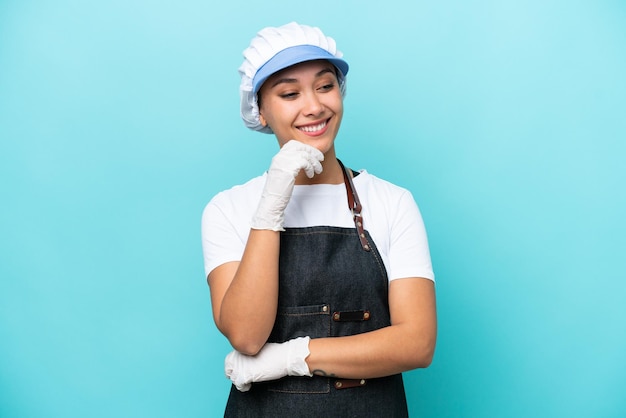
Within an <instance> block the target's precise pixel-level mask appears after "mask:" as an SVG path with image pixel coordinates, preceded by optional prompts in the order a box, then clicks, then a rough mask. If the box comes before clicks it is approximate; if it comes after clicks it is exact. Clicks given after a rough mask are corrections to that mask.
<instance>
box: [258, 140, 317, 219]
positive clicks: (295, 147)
mask: <svg viewBox="0 0 626 418" xmlns="http://www.w3.org/2000/svg"><path fill="white" fill-rule="evenodd" d="M321 161H324V154H322V152H321V151H320V150H318V149H317V148H314V147H312V146H310V145H306V144H303V143H302V142H298V141H295V140H291V141H289V142H287V143H286V144H285V145H283V147H282V148H281V149H280V151H279V152H278V154H276V155H275V156H274V158H272V164H271V165H270V168H269V170H268V172H267V178H266V180H265V187H264V188H263V193H262V194H261V201H260V202H259V207H258V208H257V211H256V214H255V215H254V216H253V217H252V222H251V225H250V226H251V227H252V228H253V229H269V230H272V231H284V228H283V223H284V220H285V208H286V207H287V203H289V199H291V194H292V193H293V186H294V184H295V181H296V176H297V175H298V173H299V172H300V170H304V171H305V173H306V175H307V176H308V177H309V178H312V177H313V176H314V175H315V174H320V173H321V172H322V164H321V163H320V162H321Z"/></svg>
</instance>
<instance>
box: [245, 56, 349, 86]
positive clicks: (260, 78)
mask: <svg viewBox="0 0 626 418" xmlns="http://www.w3.org/2000/svg"><path fill="white" fill-rule="evenodd" d="M313 60H327V61H330V62H331V63H332V64H333V65H334V66H335V67H337V68H338V69H339V71H341V74H342V75H343V76H344V77H345V76H346V74H348V69H349V66H348V63H347V62H345V61H344V60H342V59H341V58H337V57H336V56H334V55H333V54H331V53H330V52H328V51H326V50H325V49H323V48H320V47H318V46H315V45H297V46H292V47H290V48H285V49H283V50H282V51H280V52H279V53H277V54H276V55H274V56H273V57H272V58H270V60H269V61H267V62H266V63H265V64H263V65H262V66H261V68H259V69H258V70H257V72H256V74H255V75H254V78H253V79H252V89H253V90H252V91H253V92H254V93H255V94H256V93H257V92H258V91H259V89H260V88H261V86H262V85H263V83H264V82H265V80H267V79H268V77H270V76H271V75H272V74H274V73H276V72H278V71H280V70H284V69H285V68H287V67H291V66H292V65H296V64H299V63H301V62H305V61H313Z"/></svg>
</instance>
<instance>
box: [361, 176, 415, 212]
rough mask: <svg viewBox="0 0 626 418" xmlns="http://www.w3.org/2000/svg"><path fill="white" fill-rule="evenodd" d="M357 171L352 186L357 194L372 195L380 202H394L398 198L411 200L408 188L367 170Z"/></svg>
mask: <svg viewBox="0 0 626 418" xmlns="http://www.w3.org/2000/svg"><path fill="white" fill-rule="evenodd" d="M359 173H360V174H359V175H358V176H356V177H355V178H354V186H355V188H356V189H357V193H359V196H360V195H361V194H364V195H367V196H374V197H375V198H376V200H378V201H380V202H381V203H383V202H387V203H390V204H395V203H397V202H398V200H410V201H413V195H412V194H411V192H410V191H409V190H408V189H406V188H404V187H401V186H398V185H396V184H394V183H391V182H389V181H387V180H384V179H381V178H380V177H377V176H375V175H373V174H370V173H369V172H368V171H367V170H360V171H359ZM364 197H365V196H364Z"/></svg>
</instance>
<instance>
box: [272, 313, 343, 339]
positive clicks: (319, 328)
mask: <svg viewBox="0 0 626 418" xmlns="http://www.w3.org/2000/svg"><path fill="white" fill-rule="evenodd" d="M330 314H331V312H330V307H329V306H328V305H327V304H322V305H309V306H287V307H285V306H279V307H278V314H277V315H276V322H275V323H274V329H273V330H272V333H271V334H270V337H269V339H268V342H270V343H284V342H285V341H287V340H291V339H292V338H297V337H307V336H308V337H311V338H323V337H330Z"/></svg>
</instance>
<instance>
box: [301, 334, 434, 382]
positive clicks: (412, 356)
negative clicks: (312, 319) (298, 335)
mask: <svg viewBox="0 0 626 418" xmlns="http://www.w3.org/2000/svg"><path fill="white" fill-rule="evenodd" d="M309 348H310V351H311V354H310V355H309V357H307V359H306V362H307V364H308V365H309V370H311V372H312V373H313V374H316V375H327V376H335V377H341V378H346V379H361V378H364V379H371V378H375V377H383V376H389V375H392V374H396V373H401V372H404V371H407V370H412V369H416V368H423V367H428V366H429V365H430V363H431V361H432V357H433V353H434V349H435V336H434V335H432V333H431V332H426V331H424V332H420V331H419V330H415V329H411V328H410V327H408V326H402V325H392V326H389V327H385V328H381V329H378V330H375V331H371V332H367V333H363V334H358V335H352V336H348V337H335V338H319V339H313V340H311V342H310V343H309Z"/></svg>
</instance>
